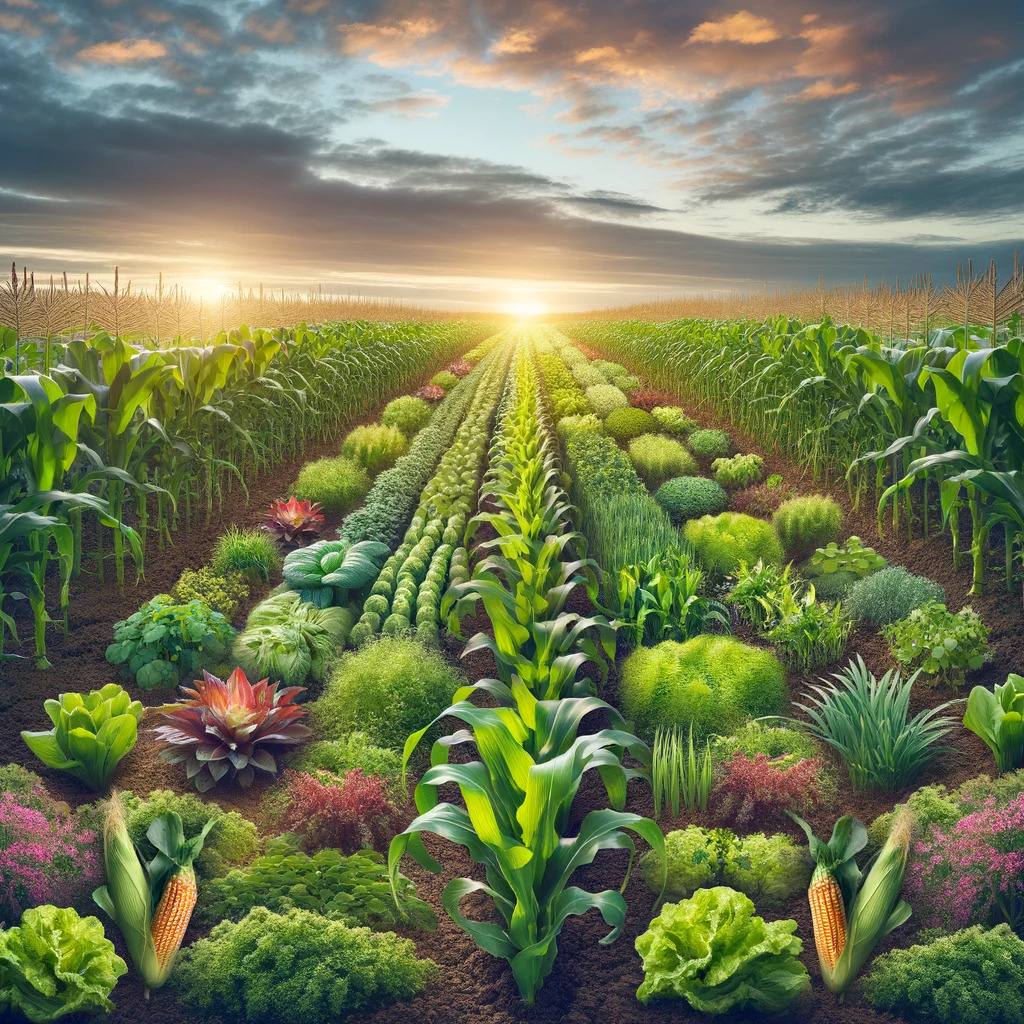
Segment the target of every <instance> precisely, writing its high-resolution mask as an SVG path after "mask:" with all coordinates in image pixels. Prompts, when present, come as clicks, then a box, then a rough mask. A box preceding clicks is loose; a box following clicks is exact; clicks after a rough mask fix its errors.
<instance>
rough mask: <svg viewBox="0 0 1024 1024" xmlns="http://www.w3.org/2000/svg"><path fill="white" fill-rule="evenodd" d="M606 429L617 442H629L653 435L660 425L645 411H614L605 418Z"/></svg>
mask: <svg viewBox="0 0 1024 1024" xmlns="http://www.w3.org/2000/svg"><path fill="white" fill-rule="evenodd" d="M604 429H605V430H606V431H607V432H608V434H609V436H611V437H613V438H615V440H616V441H620V442H628V441H632V440H633V439H634V438H637V437H639V436H640V435H641V434H650V433H653V432H654V431H655V430H657V429H658V424H657V422H656V421H655V419H654V417H653V416H652V415H651V414H650V413H649V412H644V410H643V409H632V408H625V409H614V410H612V412H610V413H609V414H608V415H607V416H606V417H605V420H604Z"/></svg>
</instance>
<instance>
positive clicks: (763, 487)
mask: <svg viewBox="0 0 1024 1024" xmlns="http://www.w3.org/2000/svg"><path fill="white" fill-rule="evenodd" d="M772 480H778V483H776V484H772V483H771V481H772ZM795 495H796V491H794V490H793V488H792V487H790V486H789V485H788V484H786V483H783V481H782V477H781V476H775V477H769V478H768V479H767V480H766V481H765V482H764V483H763V484H754V485H753V486H752V487H745V488H743V490H741V491H737V492H736V493H735V494H734V495H733V496H732V509H733V511H734V512H746V513H747V515H750V516H757V517H758V518H759V519H770V518H771V517H772V516H773V515H775V512H776V510H777V509H778V507H779V506H780V505H781V504H782V503H783V502H786V501H789V499H790V498H792V497H794V496H795Z"/></svg>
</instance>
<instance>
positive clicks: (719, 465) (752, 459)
mask: <svg viewBox="0 0 1024 1024" xmlns="http://www.w3.org/2000/svg"><path fill="white" fill-rule="evenodd" d="M711 471H712V472H713V473H714V474H715V479H716V480H717V481H718V482H719V483H720V484H721V485H722V486H723V487H737V488H738V487H749V486H750V485H751V484H756V483H757V481H758V480H760V479H761V477H762V476H763V475H764V460H763V459H762V458H761V456H760V455H734V456H733V457H732V458H731V459H715V461H714V462H712V463H711Z"/></svg>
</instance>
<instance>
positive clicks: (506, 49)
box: [490, 28, 537, 57]
mask: <svg viewBox="0 0 1024 1024" xmlns="http://www.w3.org/2000/svg"><path fill="white" fill-rule="evenodd" d="M536 43H537V33H536V32H531V31H530V29H525V28H514V29H510V30H509V31H508V32H506V33H505V34H504V35H503V36H502V37H501V38H500V39H499V40H498V41H497V42H496V43H495V44H494V45H493V46H492V47H491V51H490V52H491V53H493V54H494V56H495V57H504V56H507V55H508V54H511V53H533V50H534V47H535V45H536Z"/></svg>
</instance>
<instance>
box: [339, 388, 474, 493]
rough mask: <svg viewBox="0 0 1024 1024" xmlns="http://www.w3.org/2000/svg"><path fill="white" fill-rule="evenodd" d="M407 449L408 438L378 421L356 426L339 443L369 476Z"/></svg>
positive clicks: (374, 474)
mask: <svg viewBox="0 0 1024 1024" xmlns="http://www.w3.org/2000/svg"><path fill="white" fill-rule="evenodd" d="M454 382H455V378H454V376H453V383H454ZM408 450H409V439H408V438H407V437H406V436H405V434H404V433H402V431H401V430H399V429H398V427H386V426H383V425H382V424H380V423H374V424H371V425H369V426H362V427H356V428H355V430H352V431H351V432H350V433H349V434H348V435H347V436H346V437H345V440H344V441H342V443H341V454H342V455H343V456H344V457H345V458H346V459H351V460H352V461H353V462H356V463H358V464H359V465H360V466H362V467H363V469H365V470H366V472H367V473H369V474H370V476H376V475H377V474H378V473H379V472H380V471H381V470H382V469H387V468H388V467H389V466H393V465H394V464H395V462H396V461H397V460H398V459H399V458H401V456H403V455H404V454H405V453H406V452H407V451H408Z"/></svg>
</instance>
